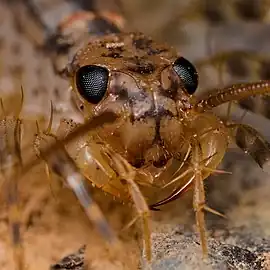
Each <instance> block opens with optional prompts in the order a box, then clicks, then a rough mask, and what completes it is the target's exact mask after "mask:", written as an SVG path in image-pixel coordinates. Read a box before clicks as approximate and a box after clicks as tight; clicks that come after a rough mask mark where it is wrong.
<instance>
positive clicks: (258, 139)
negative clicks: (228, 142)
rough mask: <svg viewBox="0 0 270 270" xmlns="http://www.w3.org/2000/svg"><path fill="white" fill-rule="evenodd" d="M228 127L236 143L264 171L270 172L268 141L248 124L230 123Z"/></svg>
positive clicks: (269, 147)
mask: <svg viewBox="0 0 270 270" xmlns="http://www.w3.org/2000/svg"><path fill="white" fill-rule="evenodd" d="M228 128H230V129H231V131H232V136H233V139H234V140H235V142H236V144H237V145H238V146H239V147H240V148H241V149H242V150H243V151H244V152H245V153H247V154H249V155H250V156H251V157H252V158H253V159H254V160H255V161H256V162H257V163H258V164H259V166H260V167H261V168H262V169H263V170H264V171H265V172H267V173H270V143H269V142H268V141H266V139H265V138H264V137H263V136H262V135H261V134H260V133H259V132H258V131H257V130H256V129H254V128H252V127H250V126H248V125H244V124H231V125H229V126H228Z"/></svg>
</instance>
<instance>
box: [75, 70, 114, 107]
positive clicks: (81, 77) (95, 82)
mask: <svg viewBox="0 0 270 270" xmlns="http://www.w3.org/2000/svg"><path fill="white" fill-rule="evenodd" d="M108 80H109V71H108V70H107V69H106V68H103V67H99V66H94V65H89V66H84V67H81V68H80V69H79V70H78V71H77V73H76V86H77V89H78V91H79V93H80V94H81V96H82V97H83V98H84V99H86V100H87V101H88V102H90V103H92V104H97V103H99V102H100V101H101V100H102V98H103V97H104V95H105V93H106V91H107V86H108Z"/></svg>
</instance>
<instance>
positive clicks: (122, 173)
mask: <svg viewBox="0 0 270 270" xmlns="http://www.w3.org/2000/svg"><path fill="white" fill-rule="evenodd" d="M106 154H107V155H108V156H109V158H110V159H111V161H112V162H113V167H114V168H115V170H116V171H117V172H118V174H119V177H120V179H121V180H122V183H123V184H124V185H127V186H128V191H129V194H130V196H131V198H132V200H133V202H134V204H135V207H136V210H137V212H138V216H139V218H141V219H142V223H143V236H144V244H145V253H146V257H147V259H148V261H151V256H152V251H151V249H152V248H151V229H150V224H149V219H150V211H149V208H148V205H147V203H146V200H145V198H144V196H143V195H142V193H141V191H140V189H139V187H138V185H137V184H136V183H135V181H134V179H135V175H136V172H135V170H134V168H133V167H132V166H131V165H130V164H129V163H128V162H127V161H126V160H125V159H124V158H123V157H121V156H120V155H119V154H117V153H115V152H113V151H111V150H110V149H107V151H106Z"/></svg>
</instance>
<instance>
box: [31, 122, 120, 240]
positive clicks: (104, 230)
mask: <svg viewBox="0 0 270 270" xmlns="http://www.w3.org/2000/svg"><path fill="white" fill-rule="evenodd" d="M51 122H52V119H51V120H50V123H51ZM50 126H51V124H49V127H48V128H47V130H46V131H45V132H39V133H38V134H37V135H36V139H35V142H34V148H35V151H36V153H37V155H38V157H40V158H41V159H42V160H44V161H45V163H46V165H47V166H48V167H49V168H50V170H51V171H52V172H54V173H55V174H57V175H58V176H60V177H61V178H62V179H63V180H64V181H65V182H66V184H67V186H69V187H70V188H71V189H72V190H73V192H74V194H75V196H76V197H77V199H78V200H79V202H80V204H81V205H82V207H83V208H84V210H85V212H86V214H87V216H88V218H89V219H90V221H91V222H93V223H94V224H95V226H96V228H97V229H98V230H99V231H100V232H101V234H102V235H103V236H104V238H105V239H106V240H109V241H114V240H115V239H116V237H115V235H114V233H113V231H112V230H111V228H110V226H109V224H108V223H107V221H106V219H105V217H104V215H103V214H102V211H101V210H100V208H99V207H98V205H97V204H96V203H95V201H94V200H93V199H92V197H91V195H90V194H89V192H88V191H87V188H86V186H85V181H86V179H85V177H84V176H83V175H82V173H81V172H80V169H79V168H78V167H77V165H76V164H75V162H74V160H73V159H72V158H71V157H70V155H69V154H68V152H67V151H66V149H65V147H64V145H63V144H62V142H61V141H60V140H58V139H57V137H56V136H55V135H53V134H52V133H51V130H50ZM52 145H53V146H54V147H53V149H54V151H53V153H52V152H46V150H47V149H49V148H50V147H52Z"/></svg>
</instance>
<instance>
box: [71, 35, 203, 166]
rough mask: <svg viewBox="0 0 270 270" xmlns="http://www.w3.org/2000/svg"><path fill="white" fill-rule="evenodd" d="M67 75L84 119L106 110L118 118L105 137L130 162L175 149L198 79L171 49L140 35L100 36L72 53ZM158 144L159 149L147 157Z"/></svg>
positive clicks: (190, 66) (192, 69) (183, 59)
mask: <svg viewBox="0 0 270 270" xmlns="http://www.w3.org/2000/svg"><path fill="white" fill-rule="evenodd" d="M67 74H69V77H70V78H71V81H72V85H73V89H74V91H75V94H76V98H77V104H78V107H79V108H80V109H81V110H82V112H83V114H84V116H85V118H91V117H92V116H93V115H97V114H100V113H101V112H103V111H106V110H110V111H113V112H115V113H117V114H118V115H119V116H120V119H121V124H119V123H118V125H117V128H115V129H114V131H113V132H112V133H113V135H114V136H110V137H114V138H116V137H117V138H118V144H119V145H122V147H123V149H121V150H122V151H120V152H123V153H125V154H126V155H127V156H128V157H129V160H130V157H131V156H132V157H134V158H135V159H136V160H141V159H144V160H145V158H146V156H148V155H149V156H150V159H153V155H157V156H158V157H156V158H155V159H158V160H159V159H160V155H163V156H164V155H168V156H169V155H170V154H169V152H171V151H175V150H174V148H177V147H178V145H179V143H177V141H179V140H180V137H181V136H182V133H181V130H182V123H181V121H180V119H181V118H182V117H183V114H184V113H185V112H186V111H187V110H189V109H190V108H191V107H192V105H191V97H192V94H193V93H194V92H195V90H196V88H197V84H198V75H197V72H196V70H195V68H194V67H193V65H192V64H191V63H190V62H189V61H188V60H186V59H185V58H183V57H181V56H179V55H178V54H177V52H176V51H175V50H174V49H172V48H171V47H169V46H166V45H163V44H159V43H156V42H154V41H153V40H152V39H151V38H149V37H146V36H145V35H143V34H141V33H128V34H125V33H120V34H109V35H105V36H103V37H99V38H96V39H93V40H91V41H90V42H89V43H88V44H87V46H85V47H84V48H83V49H81V50H80V51H79V52H78V53H77V54H76V55H75V57H74V58H73V60H72V62H71V63H70V64H69V65H68V66H67ZM112 133H111V134H112ZM165 134H166V135H165ZM107 135H108V134H107ZM107 137H108V136H107ZM119 138H120V141H121V142H120V143H119ZM106 140H107V141H108V140H110V139H109V138H106ZM157 143H158V144H160V145H161V147H158V149H155V150H151V151H150V152H151V153H150V154H149V153H147V152H148V151H149V149H151V147H152V145H154V144H155V145H157ZM110 144H112V141H110ZM164 145H166V146H164ZM176 145H177V146H176ZM155 147H156V146H155ZM118 148H119V146H118ZM161 149H162V150H161ZM118 151H119V149H118ZM153 151H154V152H155V154H153ZM161 152H162V154H161ZM165 152H166V153H165ZM163 158H164V157H163ZM165 159H167V158H165ZM136 162H137V161H135V160H133V164H135V163H136Z"/></svg>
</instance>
